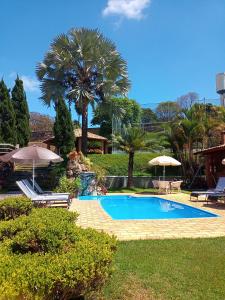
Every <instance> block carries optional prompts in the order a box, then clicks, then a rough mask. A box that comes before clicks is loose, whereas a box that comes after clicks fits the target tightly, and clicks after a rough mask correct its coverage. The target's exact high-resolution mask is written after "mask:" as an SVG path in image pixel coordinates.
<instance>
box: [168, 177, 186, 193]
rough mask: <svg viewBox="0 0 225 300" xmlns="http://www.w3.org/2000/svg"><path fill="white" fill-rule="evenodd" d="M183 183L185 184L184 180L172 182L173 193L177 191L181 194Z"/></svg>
mask: <svg viewBox="0 0 225 300" xmlns="http://www.w3.org/2000/svg"><path fill="white" fill-rule="evenodd" d="M182 182H183V181H182V180H179V181H172V182H170V189H171V191H177V192H178V193H179V192H180V191H181V188H180V186H181V183H182Z"/></svg>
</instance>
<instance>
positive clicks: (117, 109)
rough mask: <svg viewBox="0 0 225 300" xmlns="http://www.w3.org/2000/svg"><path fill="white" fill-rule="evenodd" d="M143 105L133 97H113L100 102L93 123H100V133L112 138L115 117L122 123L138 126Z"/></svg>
mask: <svg viewBox="0 0 225 300" xmlns="http://www.w3.org/2000/svg"><path fill="white" fill-rule="evenodd" d="M141 113H142V110H141V107H140V105H139V104H138V103H137V102H136V101H135V100H133V99H129V98H112V99H110V100H108V101H105V102H103V103H101V104H99V105H98V106H97V107H96V108H95V110H94V112H93V119H92V121H91V123H92V124H93V125H100V132H99V133H100V134H101V135H103V136H105V137H107V138H111V134H112V122H113V118H114V119H118V121H119V122H120V124H123V125H129V124H132V125H134V126H137V124H139V123H140V121H141Z"/></svg>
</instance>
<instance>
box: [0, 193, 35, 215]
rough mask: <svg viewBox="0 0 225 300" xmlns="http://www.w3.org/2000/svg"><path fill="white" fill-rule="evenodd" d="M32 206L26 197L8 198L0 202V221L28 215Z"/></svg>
mask: <svg viewBox="0 0 225 300" xmlns="http://www.w3.org/2000/svg"><path fill="white" fill-rule="evenodd" d="M32 206H33V205H32V201H31V200H30V199H28V198H26V197H23V196H21V197H17V196H14V197H8V198H6V199H5V200H2V201H0V220H10V219H15V218H17V217H19V216H21V215H28V214H29V213H30V212H31V209H32Z"/></svg>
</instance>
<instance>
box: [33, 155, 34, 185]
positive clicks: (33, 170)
mask: <svg viewBox="0 0 225 300" xmlns="http://www.w3.org/2000/svg"><path fill="white" fill-rule="evenodd" d="M33 189H34V159H33Z"/></svg>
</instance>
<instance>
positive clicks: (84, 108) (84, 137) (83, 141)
mask: <svg viewBox="0 0 225 300" xmlns="http://www.w3.org/2000/svg"><path fill="white" fill-rule="evenodd" d="M87 131H88V101H87V99H86V98H85V99H83V103H82V137H81V151H82V153H83V154H84V155H85V156H86V155H87Z"/></svg>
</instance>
